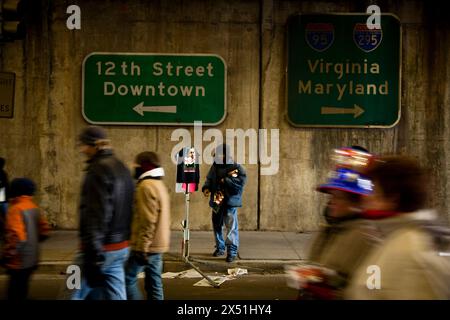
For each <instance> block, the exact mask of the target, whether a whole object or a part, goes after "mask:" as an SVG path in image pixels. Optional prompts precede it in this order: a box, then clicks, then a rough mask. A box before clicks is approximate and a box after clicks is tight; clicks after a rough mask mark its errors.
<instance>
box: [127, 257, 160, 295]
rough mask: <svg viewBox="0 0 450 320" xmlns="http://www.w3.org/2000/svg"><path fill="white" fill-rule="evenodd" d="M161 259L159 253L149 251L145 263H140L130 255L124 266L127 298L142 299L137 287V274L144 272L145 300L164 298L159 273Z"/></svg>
mask: <svg viewBox="0 0 450 320" xmlns="http://www.w3.org/2000/svg"><path fill="white" fill-rule="evenodd" d="M162 269H163V260H162V254H161V253H150V254H149V255H148V259H147V263H146V264H145V265H142V264H140V263H138V262H137V261H136V259H135V258H134V257H133V256H131V257H130V259H129V260H128V263H127V266H126V268H125V281H126V286H127V297H128V300H143V297H142V293H141V290H140V289H139V288H138V274H139V273H141V272H142V270H144V272H145V291H146V292H147V300H164V290H163V283H162V279H161V273H162Z"/></svg>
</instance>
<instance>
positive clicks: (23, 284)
mask: <svg viewBox="0 0 450 320" xmlns="http://www.w3.org/2000/svg"><path fill="white" fill-rule="evenodd" d="M35 191H36V186H35V184H34V182H33V181H31V180H30V179H27V178H17V179H14V180H13V181H12V182H11V188H10V199H11V205H10V207H9V209H8V213H7V215H6V225H5V230H6V236H5V246H4V252H3V261H2V262H3V265H4V266H5V267H6V268H7V270H8V274H9V287H8V299H10V300H25V299H26V298H27V296H28V286H29V281H30V277H31V275H32V273H33V271H34V270H35V269H36V268H37V266H38V262H39V242H40V241H42V240H45V239H46V238H47V237H48V232H49V226H48V223H47V220H46V218H45V216H44V215H43V214H42V213H41V211H40V210H39V208H38V206H37V205H36V204H35V203H34V201H33V195H34V193H35Z"/></svg>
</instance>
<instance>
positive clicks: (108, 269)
mask: <svg viewBox="0 0 450 320" xmlns="http://www.w3.org/2000/svg"><path fill="white" fill-rule="evenodd" d="M128 253H129V248H124V249H121V250H115V251H105V253H104V254H105V262H104V263H103V266H102V268H101V271H102V273H103V274H104V275H105V281H106V283H105V286H104V287H98V288H91V287H90V286H89V285H88V284H87V281H86V278H84V277H83V275H81V288H80V289H75V291H74V292H73V294H72V300H84V299H86V298H88V297H89V298H90V299H93V300H126V299H127V293H126V290H125V271H124V265H125V262H126V261H127V259H128ZM82 261H83V254H82V253H81V254H80V255H79V256H78V258H77V264H78V265H79V266H81V265H82Z"/></svg>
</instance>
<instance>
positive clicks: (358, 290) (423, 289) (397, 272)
mask: <svg viewBox="0 0 450 320" xmlns="http://www.w3.org/2000/svg"><path fill="white" fill-rule="evenodd" d="M420 214H422V215H423V212H421V213H420ZM416 218H417V215H415V214H413V213H410V214H402V215H400V216H395V217H391V218H387V219H383V220H379V221H376V225H377V227H378V229H379V232H380V233H381V235H382V237H384V239H385V240H384V242H383V243H382V244H381V245H379V246H377V247H376V248H375V249H374V250H373V251H372V252H371V254H370V255H368V256H367V258H366V260H365V261H364V262H363V263H362V264H361V266H360V268H358V270H356V272H355V276H354V277H353V281H352V282H351V283H350V284H349V286H348V287H347V290H346V292H345V298H347V299H363V300H368V299H370V300H371V299H375V300H385V299H387V300H399V299H400V300H406V299H407V300H409V299H440V298H445V297H444V296H443V293H442V291H440V290H441V289H444V290H445V288H444V287H446V286H447V289H448V285H449V284H448V279H447V281H445V280H444V281H442V280H438V281H435V280H433V278H434V279H436V277H437V276H439V275H442V274H443V273H442V271H444V272H445V266H444V265H442V262H444V260H442V259H444V258H442V257H439V256H438V254H437V251H436V250H435V249H434V246H433V243H432V237H431V235H430V234H429V233H428V232H426V231H424V229H422V228H421V227H419V226H418V225H417V223H413V222H414V220H416ZM435 259H438V264H434V263H432V264H430V262H431V261H437V260H435ZM439 264H441V265H442V266H444V269H442V268H441V267H440V266H439V268H440V269H441V270H436V269H435V267H436V266H438V265H439ZM371 265H374V266H378V267H379V270H380V282H379V283H380V285H381V288H380V289H376V288H374V289H369V288H368V285H367V282H368V280H369V277H371V273H368V269H367V268H368V267H369V266H371ZM447 267H448V266H447ZM372 272H373V271H372ZM371 280H373V278H372V279H371ZM370 283H372V284H374V282H371V281H370V280H369V284H370ZM441 286H443V287H441Z"/></svg>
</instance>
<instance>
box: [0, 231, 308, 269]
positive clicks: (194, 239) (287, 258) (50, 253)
mask: <svg viewBox="0 0 450 320" xmlns="http://www.w3.org/2000/svg"><path fill="white" fill-rule="evenodd" d="M239 236H240V242H241V245H240V248H239V259H237V260H236V261H235V262H233V263H226V262H225V257H219V258H215V257H212V252H213V251H214V240H213V234H212V231H191V232H190V260H191V261H192V262H194V264H195V265H196V266H198V267H199V268H200V269H202V270H204V271H224V270H226V269H227V268H230V267H231V268H233V267H241V268H246V269H248V270H249V271H254V272H260V273H265V272H282V271H283V270H284V267H285V265H287V264H295V263H297V262H299V261H300V260H303V259H305V257H306V250H307V247H308V244H309V240H310V239H311V237H312V236H313V233H295V232H272V231H240V232H239ZM182 243H183V233H182V231H180V230H175V231H172V238H171V247H170V250H169V252H168V253H166V254H165V257H164V260H165V261H164V272H167V271H172V272H177V271H183V270H186V269H190V268H191V266H189V265H188V264H187V263H185V262H184V261H183V259H182V253H181V252H182V251H181V248H182ZM77 248H78V232H77V231H53V232H52V233H51V236H50V238H49V239H48V240H47V241H45V242H44V243H43V244H42V246H41V263H40V268H39V269H38V273H45V274H48V273H50V274H53V273H56V274H65V272H66V269H67V266H68V265H70V264H72V263H73V258H74V256H75V254H76V252H77ZM3 272H4V270H0V273H3Z"/></svg>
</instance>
